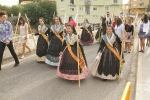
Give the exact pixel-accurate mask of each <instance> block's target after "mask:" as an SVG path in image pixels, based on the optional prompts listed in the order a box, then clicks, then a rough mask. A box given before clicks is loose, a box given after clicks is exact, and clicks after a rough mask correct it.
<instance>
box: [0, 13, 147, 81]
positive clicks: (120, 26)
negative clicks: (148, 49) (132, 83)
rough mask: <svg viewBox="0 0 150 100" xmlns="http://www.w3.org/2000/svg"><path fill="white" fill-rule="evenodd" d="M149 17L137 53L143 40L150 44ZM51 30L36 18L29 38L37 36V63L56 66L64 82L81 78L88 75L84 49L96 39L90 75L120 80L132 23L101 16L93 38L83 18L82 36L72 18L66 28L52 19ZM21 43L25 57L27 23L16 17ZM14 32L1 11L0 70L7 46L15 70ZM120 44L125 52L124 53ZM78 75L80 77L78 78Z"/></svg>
mask: <svg viewBox="0 0 150 100" xmlns="http://www.w3.org/2000/svg"><path fill="white" fill-rule="evenodd" d="M148 18H149V17H148V15H147V14H144V15H143V16H142V18H141V22H140V25H139V29H140V30H139V32H138V35H139V38H140V47H141V48H140V49H141V50H140V51H139V52H143V53H144V48H145V39H147V46H149V42H150V39H149V38H150V30H149V27H150V24H149V19H148ZM53 19H54V22H53V25H52V26H51V27H49V26H47V25H46V24H45V20H44V18H42V17H41V18H39V26H38V32H37V33H35V34H32V35H39V37H38V40H37V48H36V55H37V62H38V63H46V64H48V65H50V66H55V67H57V74H58V75H59V76H60V77H61V78H64V79H67V80H72V81H74V80H79V78H80V79H84V78H86V77H87V75H88V64H87V60H86V55H85V53H84V49H83V46H84V45H89V44H92V43H93V42H94V39H96V40H97V41H98V42H99V43H100V46H99V49H98V52H97V56H96V58H95V61H94V62H93V66H92V70H91V72H92V75H93V76H96V77H99V78H101V79H102V80H103V81H106V80H116V79H117V78H119V75H120V72H121V67H122V66H123V63H125V59H124V55H123V54H124V53H130V52H131V45H132V42H133V39H134V26H135V25H133V20H132V19H131V18H130V17H128V18H126V19H123V18H120V17H118V16H112V17H111V16H110V14H109V12H107V14H106V16H105V17H104V16H102V17H100V27H99V28H98V30H97V33H96V35H95V37H94V35H93V32H92V29H91V24H90V23H89V21H88V19H86V18H85V19H84V22H83V24H82V26H81V27H80V28H81V29H82V33H81V35H79V34H78V32H77V31H76V27H77V24H78V23H77V24H76V22H75V21H74V20H73V18H72V17H69V21H68V23H67V25H64V24H63V23H62V21H61V18H60V17H59V16H55V17H54V18H53ZM18 27H19V30H20V31H19V32H20V40H21V42H22V44H23V51H22V56H21V58H22V59H23V58H24V54H25V48H27V49H28V50H29V52H31V49H30V48H29V47H28V46H27V44H26V43H27V41H28V24H27V23H26V22H25V20H24V18H23V17H20V18H19V24H18ZM12 36H13V30H12V25H11V23H10V22H8V21H7V20H6V14H5V13H3V12H0V70H1V65H2V58H3V52H4V49H5V46H7V47H8V48H9V50H10V52H11V54H12V56H13V57H14V59H15V65H14V67H17V66H18V65H19V60H18V57H17V55H16V53H15V50H14V49H13V41H12ZM123 42H124V43H125V49H124V50H123V49H122V48H123V46H124V45H123ZM89 46H90V45H89ZM79 75H80V77H79Z"/></svg>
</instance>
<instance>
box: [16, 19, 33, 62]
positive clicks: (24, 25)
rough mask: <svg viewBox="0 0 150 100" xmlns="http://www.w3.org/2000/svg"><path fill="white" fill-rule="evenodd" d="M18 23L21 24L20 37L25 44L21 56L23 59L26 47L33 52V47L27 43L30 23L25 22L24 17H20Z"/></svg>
mask: <svg viewBox="0 0 150 100" xmlns="http://www.w3.org/2000/svg"><path fill="white" fill-rule="evenodd" d="M18 25H19V31H20V39H21V42H22V44H23V51H22V56H21V59H23V58H24V53H25V48H27V49H28V50H29V52H30V53H31V49H30V48H29V47H28V46H27V45H26V43H27V40H28V24H27V23H26V22H25V19H24V18H23V17H20V19H19V24H18Z"/></svg>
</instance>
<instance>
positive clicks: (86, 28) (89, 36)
mask: <svg viewBox="0 0 150 100" xmlns="http://www.w3.org/2000/svg"><path fill="white" fill-rule="evenodd" d="M81 29H82V33H81V39H80V40H81V44H83V45H87V44H91V43H93V41H94V38H93V33H92V29H91V25H90V24H89V21H88V20H87V19H86V18H85V19H84V23H83V24H82V27H81Z"/></svg>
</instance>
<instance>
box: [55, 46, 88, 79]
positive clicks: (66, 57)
mask: <svg viewBox="0 0 150 100" xmlns="http://www.w3.org/2000/svg"><path fill="white" fill-rule="evenodd" d="M71 48H72V51H73V53H74V54H75V55H77V50H76V48H75V47H71ZM79 70H80V74H79V76H80V79H84V78H86V76H87V75H88V71H87V66H86V64H85V69H81V68H80V69H79ZM57 74H58V75H59V76H60V77H61V78H63V79H67V80H78V63H77V62H76V61H75V60H74V58H73V57H72V56H71V55H70V52H69V51H68V48H67V47H66V48H65V50H64V52H63V54H62V56H61V57H60V61H59V65H58V68H57Z"/></svg>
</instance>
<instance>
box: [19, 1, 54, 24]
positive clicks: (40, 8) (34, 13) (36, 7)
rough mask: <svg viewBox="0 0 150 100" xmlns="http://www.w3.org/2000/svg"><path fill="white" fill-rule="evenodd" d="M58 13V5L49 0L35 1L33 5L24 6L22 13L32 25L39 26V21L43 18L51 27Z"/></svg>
mask: <svg viewBox="0 0 150 100" xmlns="http://www.w3.org/2000/svg"><path fill="white" fill-rule="evenodd" d="M54 11H56V5H55V4H54V3H51V2H49V0H41V1H39V0H34V1H33V2H32V3H29V4H26V5H24V6H23V10H22V13H23V14H25V13H26V14H27V16H28V18H29V19H30V22H31V25H33V24H38V19H39V18H40V17H43V18H44V19H45V23H47V24H48V25H49V23H50V22H52V20H53V13H54Z"/></svg>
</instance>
